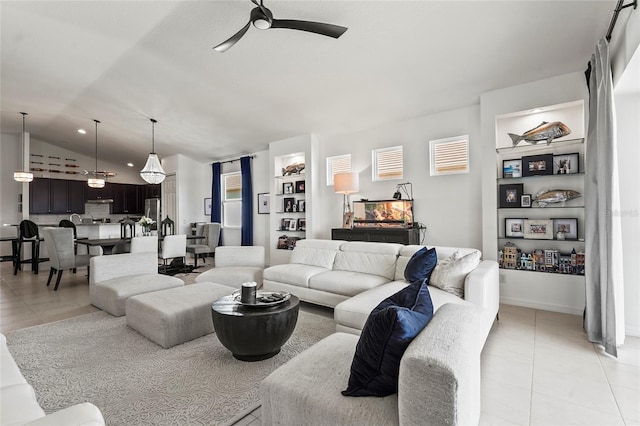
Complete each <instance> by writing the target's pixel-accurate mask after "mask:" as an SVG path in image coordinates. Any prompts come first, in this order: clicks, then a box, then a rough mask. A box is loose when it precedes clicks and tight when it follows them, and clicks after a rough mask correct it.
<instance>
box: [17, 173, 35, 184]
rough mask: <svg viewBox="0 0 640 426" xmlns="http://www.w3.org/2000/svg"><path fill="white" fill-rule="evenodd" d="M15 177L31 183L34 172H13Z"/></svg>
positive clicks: (19, 180)
mask: <svg viewBox="0 0 640 426" xmlns="http://www.w3.org/2000/svg"><path fill="white" fill-rule="evenodd" d="M13 179H14V180H16V181H17V182H24V183H29V182H31V181H32V180H33V173H29V172H13Z"/></svg>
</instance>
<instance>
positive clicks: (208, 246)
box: [187, 222, 220, 268]
mask: <svg viewBox="0 0 640 426" xmlns="http://www.w3.org/2000/svg"><path fill="white" fill-rule="evenodd" d="M199 229H202V234H198V231H199ZM196 235H203V236H204V239H202V240H200V242H198V243H197V244H190V245H188V246H187V253H193V260H194V266H193V267H194V268H197V267H198V257H200V256H204V255H207V254H210V253H215V251H216V247H218V241H219V240H220V224H219V223H217V222H214V223H205V224H203V225H202V228H200V225H197V227H196Z"/></svg>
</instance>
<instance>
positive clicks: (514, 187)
mask: <svg viewBox="0 0 640 426" xmlns="http://www.w3.org/2000/svg"><path fill="white" fill-rule="evenodd" d="M523 190H524V185H523V184H521V183H514V184H506V185H500V187H499V195H498V196H499V200H500V208H503V209H508V208H513V207H516V208H518V207H520V197H521V196H522V193H523V192H524V191H523Z"/></svg>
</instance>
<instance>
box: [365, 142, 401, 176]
mask: <svg viewBox="0 0 640 426" xmlns="http://www.w3.org/2000/svg"><path fill="white" fill-rule="evenodd" d="M371 153H372V155H373V158H372V160H371V162H372V164H373V167H372V169H373V177H372V178H373V181H374V182H375V181H377V180H389V179H402V178H403V177H404V166H403V162H402V146H394V147H391V148H381V149H374V150H373V151H372V152H371Z"/></svg>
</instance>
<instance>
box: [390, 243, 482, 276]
mask: <svg viewBox="0 0 640 426" xmlns="http://www.w3.org/2000/svg"><path fill="white" fill-rule="evenodd" d="M422 247H425V246H419V245H407V246H402V247H401V248H400V252H399V253H398V260H397V262H396V274H395V277H394V281H395V280H403V279H404V270H405V267H406V266H407V263H409V260H410V259H411V256H413V254H414V253H415V252H417V251H418V250H420V249H421V248H422ZM433 248H435V249H436V252H437V254H438V260H444V259H446V258H447V257H449V256H451V255H452V254H453V253H455V252H456V251H459V252H460V253H461V254H462V255H463V256H464V255H465V254H467V253H471V252H474V251H477V249H473V248H457V247H441V246H434V247H433Z"/></svg>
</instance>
